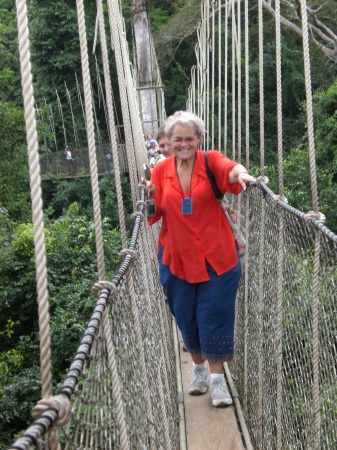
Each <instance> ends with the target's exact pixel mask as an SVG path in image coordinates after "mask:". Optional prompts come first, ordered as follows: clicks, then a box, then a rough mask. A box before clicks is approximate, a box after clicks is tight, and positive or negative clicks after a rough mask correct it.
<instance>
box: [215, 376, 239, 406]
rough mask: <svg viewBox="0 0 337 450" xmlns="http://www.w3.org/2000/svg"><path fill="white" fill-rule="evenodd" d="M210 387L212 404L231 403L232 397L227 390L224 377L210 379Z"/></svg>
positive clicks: (225, 404)
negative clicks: (221, 378)
mask: <svg viewBox="0 0 337 450" xmlns="http://www.w3.org/2000/svg"><path fill="white" fill-rule="evenodd" d="M210 389H211V399H212V404H213V406H228V405H232V404H233V400H232V397H231V395H230V393H229V392H228V388H227V384H226V381H225V380H224V379H223V380H215V381H212V382H211V386H210Z"/></svg>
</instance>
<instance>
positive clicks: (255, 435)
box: [11, 0, 337, 450]
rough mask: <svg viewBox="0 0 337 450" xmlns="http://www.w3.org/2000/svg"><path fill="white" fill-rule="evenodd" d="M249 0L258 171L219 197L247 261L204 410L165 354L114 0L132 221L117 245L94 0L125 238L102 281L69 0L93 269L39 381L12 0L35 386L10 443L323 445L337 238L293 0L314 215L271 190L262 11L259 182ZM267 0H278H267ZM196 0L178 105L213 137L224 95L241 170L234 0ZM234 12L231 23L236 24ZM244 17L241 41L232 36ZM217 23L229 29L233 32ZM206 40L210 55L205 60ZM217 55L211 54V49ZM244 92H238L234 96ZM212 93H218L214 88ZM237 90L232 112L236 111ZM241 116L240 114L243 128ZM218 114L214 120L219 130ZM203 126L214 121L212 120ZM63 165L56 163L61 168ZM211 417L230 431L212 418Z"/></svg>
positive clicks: (43, 332)
mask: <svg viewBox="0 0 337 450" xmlns="http://www.w3.org/2000/svg"><path fill="white" fill-rule="evenodd" d="M252 3H254V5H255V6H257V9H258V27H259V32H260V35H259V38H260V40H261V41H260V68H261V72H260V85H259V89H260V92H259V95H260V107H261V111H260V137H261V142H260V152H261V177H259V179H258V181H257V183H256V185H254V186H252V187H251V188H250V189H249V190H248V191H247V192H245V193H243V194H241V195H240V196H239V197H238V198H230V197H229V199H228V200H229V201H230V203H232V204H233V206H234V207H235V208H236V209H237V210H238V211H239V223H240V226H241V228H242V229H243V230H244V232H245V234H246V237H247V262H246V270H245V273H244V275H243V277H242V280H241V286H240V290H239V293H238V298H237V311H236V336H235V343H236V348H235V353H236V357H235V361H234V362H233V363H231V364H229V365H226V366H225V368H224V369H225V372H226V376H227V380H228V381H229V383H230V386H231V391H232V396H233V398H234V408H230V409H228V410H227V409H222V410H216V411H213V412H212V413H211V412H210V410H209V408H208V406H207V405H206V404H205V403H204V402H205V401H206V400H204V399H202V400H201V401H199V400H198V399H197V400H196V402H193V403H192V401H191V399H187V398H185V396H184V395H183V392H184V379H186V376H187V374H186V372H185V370H184V369H185V367H184V366H185V361H186V359H187V358H188V355H187V354H186V355H183V354H181V352H180V351H179V348H180V347H181V343H180V344H179V336H178V333H177V330H176V327H175V324H174V322H173V321H172V318H171V316H170V313H169V311H168V308H167V306H166V303H165V301H164V298H163V293H162V289H161V286H160V283H159V279H158V274H157V261H156V239H157V235H158V227H156V226H154V227H151V228H150V227H148V226H147V224H146V220H144V219H145V211H144V210H145V203H144V187H141V186H139V179H140V177H141V176H142V175H143V165H142V163H143V160H144V158H145V156H146V155H145V147H144V136H143V132H142V121H141V116H140V114H139V107H138V101H137V95H135V93H136V91H137V90H136V88H135V85H136V81H135V80H137V72H136V70H135V71H134V72H131V68H130V61H129V55H128V50H127V45H126V41H125V40H124V39H123V37H125V34H126V33H125V30H124V28H123V18H122V16H121V14H120V7H119V3H118V2H114V1H112V0H111V1H110V0H109V1H107V6H108V20H109V25H110V32H111V40H112V44H113V47H114V56H115V58H116V66H117V71H118V77H119V93H120V96H121V103H122V109H123V125H124V130H125V152H124V150H123V155H124V154H125V155H126V158H127V167H128V170H129V178H130V186H131V192H132V197H133V204H134V214H133V220H134V226H133V233H132V237H131V239H130V240H129V242H128V239H127V233H126V228H125V217H124V208H123V200H122V195H121V185H120V177H119V174H120V172H121V170H123V168H121V166H120V156H119V153H118V152H117V151H116V149H117V148H118V144H117V138H116V136H115V133H114V130H115V126H114V108H113V105H112V95H111V89H112V86H111V81H110V75H109V71H108V65H107V54H108V52H107V46H106V36H105V27H104V17H103V8H102V2H101V1H100V0H98V1H97V18H98V27H99V33H100V45H101V51H102V55H103V65H104V78H105V89H106V96H105V98H106V105H107V111H108V112H107V121H108V123H109V127H108V128H109V130H110V139H111V149H112V153H113V165H114V173H115V178H116V190H117V202H118V209H119V220H120V230H121V236H122V245H123V248H122V249H121V252H120V257H121V264H120V267H119V269H118V270H117V271H116V273H115V274H114V276H113V277H112V279H110V280H106V276H105V266H104V251H103V245H102V242H103V233H102V228H101V213H100V203H99V189H98V173H99V170H98V163H97V159H98V158H97V151H96V143H95V127H94V122H95V120H94V113H93V111H94V109H93V106H92V98H93V96H92V92H91V82H90V81H91V80H90V72H89V67H88V52H87V43H86V31H85V16H84V8H83V2H82V1H81V0H78V1H77V2H76V4H77V14H78V26H79V36H80V44H81V58H82V77H83V86H84V103H85V121H86V133H87V142H88V145H87V147H88V150H87V152H88V160H89V165H90V176H91V182H92V192H93V204H94V218H93V220H94V222H95V232H96V245H97V266H98V280H99V281H98V282H97V283H96V284H95V285H94V286H93V292H94V295H95V296H96V297H97V303H96V306H95V308H94V310H93V313H92V316H91V320H90V322H89V323H88V325H87V327H86V331H85V333H84V335H83V337H82V340H81V342H80V345H79V347H78V350H77V352H76V354H75V355H74V358H73V361H72V363H71V365H70V368H69V371H68V372H67V374H66V376H65V379H64V381H63V383H62V385H61V387H60V388H59V389H58V390H57V392H54V390H53V386H52V379H51V358H50V354H51V351H52V349H51V347H50V337H49V294H48V280H47V270H46V256H45V253H46V251H45V246H44V231H43V230H44V226H43V211H42V202H41V188H40V184H41V179H40V172H41V169H40V161H39V153H38V144H37V132H36V122H35V109H34V104H35V101H34V97H33V89H32V81H31V80H32V76H31V67H30V60H29V58H30V52H29V35H28V19H27V11H26V6H25V1H24V0H17V11H18V13H17V16H18V30H19V50H20V59H21V68H22V84H23V93H24V105H25V117H26V127H27V147H28V159H29V171H30V177H31V188H32V210H33V225H34V233H35V245H36V249H35V258H36V273H37V275H36V277H37V287H38V298H37V301H38V305H39V325H40V340H41V345H40V350H41V376H42V393H41V401H40V402H39V403H38V404H37V405H36V406H35V407H34V421H33V423H32V425H31V426H30V427H29V428H28V429H27V430H26V431H24V432H23V433H22V436H21V437H19V438H18V439H17V440H16V442H14V443H13V445H12V446H11V448H12V449H20V450H23V449H30V448H50V449H55V450H56V449H58V448H64V449H94V448H95V449H117V448H120V449H123V450H126V449H144V450H145V449H172V450H177V449H184V448H188V449H189V450H197V449H198V448H200V449H201V448H203V449H206V450H207V449H209V450H213V449H226V448H230V449H233V450H234V449H235V448H237V449H240V448H247V449H251V448H256V449H268V450H270V449H274V448H275V449H316V450H318V449H334V448H336V447H337V429H336V422H337V410H336V400H337V397H336V395H337V390H336V372H337V365H336V360H337V358H336V356H337V341H336V336H337V323H336V320H335V313H336V305H337V298H336V277H337V271H336V260H337V236H336V235H335V234H334V233H333V232H331V231H330V230H329V229H328V228H326V227H325V226H324V223H323V220H322V217H321V215H320V213H319V208H318V196H317V183H316V174H315V151H314V150H315V149H314V137H313V118H312V112H311V111H312V108H311V90H310V57H309V47H308V33H307V29H308V27H307V22H306V17H307V16H306V2H305V1H304V0H301V1H300V3H301V17H302V25H303V48H304V61H305V69H304V73H305V80H306V88H307V127H308V147H309V155H310V177H311V180H312V184H311V185H312V198H313V202H312V203H313V205H312V209H313V212H310V213H304V212H301V211H298V210H296V209H295V208H293V207H292V206H290V205H288V203H287V200H286V198H285V197H284V192H283V177H282V174H283V172H282V95H281V94H282V92H281V90H280V89H281V85H282V83H281V78H280V77H281V65H280V57H281V53H280V16H279V13H277V14H276V15H275V30H276V36H277V37H276V55H275V59H276V67H277V97H278V102H277V106H278V108H277V111H275V115H276V116H277V119H278V136H277V141H278V152H279V153H278V157H279V194H278V195H276V194H274V193H273V192H272V191H271V190H270V189H269V188H268V183H267V181H268V180H267V178H266V176H265V173H264V170H265V161H264V134H263V132H264V114H263V113H264V97H263V81H264V75H263V70H262V69H263V15H262V7H263V6H262V2H261V1H257V0H256V1H254V2H250V8H251V7H252ZM275 4H276V5H278V6H279V3H278V2H277V1H276V2H275ZM201 11H202V17H201V23H200V26H199V28H198V46H197V49H196V55H197V61H198V65H197V66H196V67H194V68H193V69H192V80H191V88H190V93H189V101H188V109H189V110H192V111H194V112H196V113H197V114H198V115H200V117H202V118H203V119H204V120H205V122H206V124H207V129H208V131H209V132H208V135H207V138H206V142H205V148H216V147H218V148H219V149H223V148H227V146H228V141H229V139H228V136H227V134H228V133H227V132H228V122H229V118H228V111H229V104H228V103H227V97H226V95H227V94H230V98H231V102H232V103H231V105H230V106H231V110H232V118H231V120H232V136H231V139H230V141H231V146H232V147H231V150H232V153H233V159H237V160H239V161H240V160H241V158H242V142H243V140H242V136H243V135H245V141H244V142H245V148H246V151H245V157H246V165H247V167H248V166H249V148H250V142H249V135H250V129H249V95H250V93H249V33H248V13H249V9H248V1H245V2H240V1H236V0H230V1H228V2H226V3H225V4H223V5H222V4H221V2H218V3H216V2H210V1H208V0H207V1H201ZM242 18H244V24H242V23H241V19H242ZM215 19H217V22H215ZM223 30H224V31H223ZM242 30H243V31H244V39H242V36H241V31H242ZM229 31H230V32H231V36H232V42H231V45H229ZM242 40H243V41H244V43H245V47H244V52H242V49H241V42H242ZM224 49H225V50H226V51H225V52H223V50H224ZM217 53H218V54H219V60H218V61H217V63H216V61H215V55H216V54H217ZM223 54H224V55H225V56H224V58H225V61H222V57H223ZM229 56H231V57H232V67H231V71H232V72H231V75H232V83H233V84H232V88H230V86H229V84H228V74H229V73H228V72H227V70H228V61H229V60H230V59H229ZM243 59H244V60H245V62H246V65H245V75H244V77H243V79H244V84H243V85H241V75H242V73H241V72H242V71H241V64H242V60H243ZM223 63H224V64H223ZM216 64H217V65H216ZM221 67H226V70H225V73H224V74H222V73H221ZM157 84H158V85H160V84H161V83H159V82H158V83H157ZM216 87H217V88H218V89H215V88H216ZM243 87H244V89H243ZM243 90H244V91H245V102H243V101H242V99H241V92H242V91H243ZM216 92H217V93H218V95H219V98H218V99H216V97H215V95H216ZM223 96H224V98H223ZM218 100H219V101H218ZM243 103H245V121H244V122H243V121H242V110H241V108H242V105H243ZM216 105H217V106H216ZM222 105H224V106H223V107H222ZM217 108H218V110H217V115H215V111H216V109H217ZM242 123H245V124H246V129H245V130H244V133H243V130H242ZM219 124H223V127H222V126H220V125H219ZM216 130H219V131H218V133H216ZM216 134H217V136H216ZM64 163H65V161H64V160H63V165H64ZM198 411H199V412H200V411H202V415H204V416H206V415H207V414H210V415H211V422H213V421H214V428H213V429H210V423H209V422H206V417H205V422H204V424H206V425H204V426H202V424H201V423H200V422H197V420H199V418H198V417H197V415H198ZM234 413H235V416H234ZM234 417H237V419H238V421H237V423H234V422H233V418H234ZM225 422H226V423H227V424H228V425H229V428H224V426H222V425H223V424H224V423H225ZM197 423H200V426H199V427H196V424H197ZM228 430H230V432H229V431H228ZM213 432H214V434H213V435H212V433H213ZM234 434H235V435H234ZM196 435H197V436H196ZM211 435H212V436H211ZM195 438H196V439H195ZM205 440H206V441H205ZM234 442H235V444H234ZM198 445H199V447H198Z"/></svg>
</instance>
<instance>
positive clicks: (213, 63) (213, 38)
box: [211, 0, 215, 149]
mask: <svg viewBox="0 0 337 450" xmlns="http://www.w3.org/2000/svg"><path fill="white" fill-rule="evenodd" d="M211 51H212V55H211V57H212V93H211V99H212V100H211V121H212V131H211V133H212V146H211V148H212V149H214V148H215V146H214V116H215V111H214V88H215V80H214V77H215V73H214V72H215V0H212V41H211Z"/></svg>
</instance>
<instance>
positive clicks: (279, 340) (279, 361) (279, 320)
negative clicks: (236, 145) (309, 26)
mask: <svg viewBox="0 0 337 450" xmlns="http://www.w3.org/2000/svg"><path fill="white" fill-rule="evenodd" d="M275 36H276V90H277V144H278V151H277V154H278V174H279V193H280V197H281V199H283V128H282V70H281V69H282V64H281V62H282V61H281V13H280V0H276V1H275ZM278 221H279V226H278V252H277V253H278V258H277V307H276V342H275V349H276V366H277V369H276V379H277V388H276V391H277V394H276V448H277V449H278V450H281V449H282V427H283V423H282V404H283V402H282V392H283V386H282V366H283V358H282V355H283V352H282V349H283V261H284V210H283V209H282V208H280V209H279V210H278Z"/></svg>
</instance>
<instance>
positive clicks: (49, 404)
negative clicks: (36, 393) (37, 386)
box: [33, 395, 72, 429]
mask: <svg viewBox="0 0 337 450" xmlns="http://www.w3.org/2000/svg"><path fill="white" fill-rule="evenodd" d="M50 408H53V409H54V410H56V411H57V412H58V417H57V419H56V421H55V423H53V427H52V428H53V429H55V428H56V429H58V428H62V427H64V426H65V425H66V424H67V423H68V422H69V421H70V419H71V416H72V410H71V404H70V401H69V399H68V397H66V396H64V395H55V396H54V397H50V398H43V399H41V400H39V401H38V402H37V404H36V405H35V406H34V408H33V417H34V419H35V420H37V419H39V418H40V417H41V415H42V414H43V413H44V412H45V411H46V410H47V409H50Z"/></svg>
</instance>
